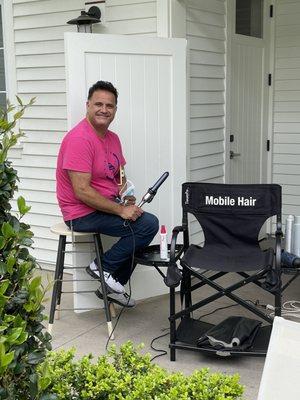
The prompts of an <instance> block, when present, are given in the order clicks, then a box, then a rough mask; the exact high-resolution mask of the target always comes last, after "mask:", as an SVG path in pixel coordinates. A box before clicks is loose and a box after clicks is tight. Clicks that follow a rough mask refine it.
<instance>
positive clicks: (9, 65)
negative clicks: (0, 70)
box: [0, 0, 17, 103]
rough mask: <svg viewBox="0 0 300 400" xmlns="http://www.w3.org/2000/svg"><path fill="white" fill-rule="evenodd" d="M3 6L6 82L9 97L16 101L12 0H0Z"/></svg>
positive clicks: (11, 100) (12, 101)
mask: <svg viewBox="0 0 300 400" xmlns="http://www.w3.org/2000/svg"><path fill="white" fill-rule="evenodd" d="M0 4H1V6H2V25H3V45H4V62H5V82H6V93H7V98H8V99H9V100H10V102H11V103H14V102H15V96H16V94H17V78H16V59H15V41H14V24H13V4H12V1H11V0H0Z"/></svg>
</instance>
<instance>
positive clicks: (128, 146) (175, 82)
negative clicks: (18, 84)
mask: <svg viewBox="0 0 300 400" xmlns="http://www.w3.org/2000/svg"><path fill="white" fill-rule="evenodd" d="M65 45H66V66H67V109H68V127H69V128H71V127H73V126H74V125H75V124H76V123H78V122H79V121H80V119H81V118H83V117H84V115H85V102H86V98H87V92H88V88H89V87H90V86H91V85H92V84H93V83H95V82H96V81H98V80H107V81H111V82H112V83H113V84H114V85H115V86H116V88H117V89H118V92H119V99H118V110H117V114H116V118H115V121H114V122H113V124H112V125H111V129H112V130H113V131H115V132H116V133H117V134H118V135H119V137H120V140H121V143H122V147H123V151H124V155H125V158H126V161H127V164H126V175H127V177H128V179H130V180H131V181H132V182H133V183H134V185H135V188H136V193H135V195H136V197H137V201H138V202H139V201H140V199H141V197H142V195H143V194H145V192H146V190H147V189H148V188H149V187H150V186H151V185H152V184H154V183H155V181H156V180H157V179H158V178H159V177H160V176H161V175H162V173H163V172H165V171H169V172H170V177H169V178H168V179H167V180H166V182H165V183H164V184H163V185H162V187H161V188H160V189H159V191H158V194H157V195H156V197H155V199H154V200H153V201H152V203H150V204H146V205H145V206H144V209H145V211H149V212H152V213H154V214H155V215H157V217H158V218H159V220H160V223H161V224H165V225H166V226H167V227H168V232H169V233H170V234H171V229H172V228H173V227H174V226H175V225H177V224H178V222H179V221H180V220H181V184H182V183H183V182H185V181H186V140H187V131H186V121H187V115H186V40H184V39H162V38H150V37H141V36H121V35H102V34H101V35H98V34H85V33H66V34H65ZM157 239H158V238H157ZM156 242H158V240H156ZM141 270H142V269H141V268H137V269H136V271H135V277H134V283H135V284H134V293H133V295H134V297H135V298H145V297H149V296H155V295H158V294H161V293H163V292H166V288H165V285H164V283H163V281H162V279H161V277H160V276H158V274H157V272H156V271H154V270H153V269H151V268H148V267H147V268H146V269H143V270H142V272H140V271H141ZM145 281H147V282H148V284H147V285H145Z"/></svg>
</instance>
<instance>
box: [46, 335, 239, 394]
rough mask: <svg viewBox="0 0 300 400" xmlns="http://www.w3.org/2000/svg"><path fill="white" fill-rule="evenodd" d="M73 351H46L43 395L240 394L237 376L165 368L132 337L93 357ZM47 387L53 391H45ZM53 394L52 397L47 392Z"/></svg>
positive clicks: (205, 370) (47, 389)
mask: <svg viewBox="0 0 300 400" xmlns="http://www.w3.org/2000/svg"><path fill="white" fill-rule="evenodd" d="M74 355H75V351H74V349H71V350H69V351H61V352H56V353H50V355H49V357H48V358H47V361H46V362H45V363H43V364H42V365H40V366H39V373H40V382H41V386H40V389H41V392H44V395H42V394H41V400H46V399H47V400H50V399H53V400H70V399H72V400H79V399H80V400H87V399H89V400H98V399H101V400H113V399H119V400H121V399H124V400H152V399H155V400H179V399H180V400H238V399H241V398H242V397H241V396H242V393H243V387H242V386H241V385H240V384H239V376H238V375H233V376H227V375H224V374H221V373H215V374H210V373H209V370H208V369H202V370H200V371H195V372H194V373H193V374H192V375H191V376H189V377H186V376H184V375H183V374H181V373H172V374H171V373H168V372H167V371H166V370H165V369H163V368H161V367H159V366H157V365H155V364H153V363H151V361H150V356H149V355H141V354H139V352H138V351H137V349H136V348H134V346H133V344H132V343H131V342H127V343H125V344H124V345H123V346H121V348H120V350H117V349H116V347H111V348H110V350H109V352H108V355H107V356H101V357H99V358H98V360H97V361H96V362H95V363H94V362H93V358H92V356H91V355H88V356H85V357H83V358H81V359H80V360H78V361H75V360H74ZM46 393H51V395H50V394H46ZM49 396H52V397H49Z"/></svg>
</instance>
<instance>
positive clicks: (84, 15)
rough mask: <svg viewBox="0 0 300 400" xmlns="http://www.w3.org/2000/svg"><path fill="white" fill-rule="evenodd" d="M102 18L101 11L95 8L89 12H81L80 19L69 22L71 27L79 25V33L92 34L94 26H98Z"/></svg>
mask: <svg viewBox="0 0 300 400" xmlns="http://www.w3.org/2000/svg"><path fill="white" fill-rule="evenodd" d="M100 18H101V11H100V9H99V8H98V7H96V6H93V7H91V8H90V9H89V10H88V11H81V14H80V15H79V17H77V18H75V19H71V20H70V21H68V22H67V24H70V25H77V32H86V33H92V25H93V24H97V23H98V22H101V21H100Z"/></svg>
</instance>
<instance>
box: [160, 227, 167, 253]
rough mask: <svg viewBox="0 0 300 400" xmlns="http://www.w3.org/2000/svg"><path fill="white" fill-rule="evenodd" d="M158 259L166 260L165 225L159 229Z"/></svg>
mask: <svg viewBox="0 0 300 400" xmlns="http://www.w3.org/2000/svg"><path fill="white" fill-rule="evenodd" d="M160 258H161V259H162V260H168V259H169V257H168V243H167V230H166V227H165V225H162V226H161V228H160Z"/></svg>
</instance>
